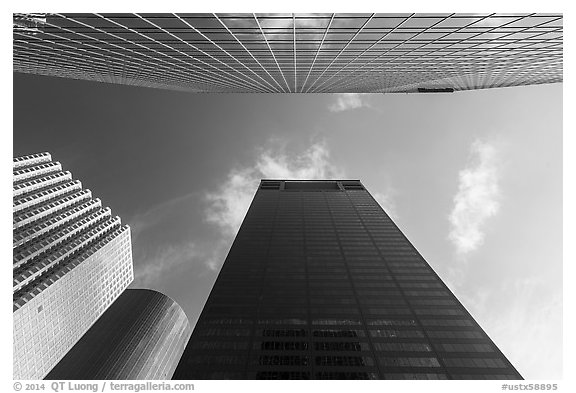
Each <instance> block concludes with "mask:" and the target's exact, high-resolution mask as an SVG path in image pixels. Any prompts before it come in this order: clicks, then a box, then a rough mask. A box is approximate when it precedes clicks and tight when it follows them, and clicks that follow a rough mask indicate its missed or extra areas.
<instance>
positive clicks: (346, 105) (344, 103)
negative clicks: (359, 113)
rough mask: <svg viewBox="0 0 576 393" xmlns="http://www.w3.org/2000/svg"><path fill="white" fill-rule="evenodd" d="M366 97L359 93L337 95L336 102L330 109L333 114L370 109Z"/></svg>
mask: <svg viewBox="0 0 576 393" xmlns="http://www.w3.org/2000/svg"><path fill="white" fill-rule="evenodd" d="M369 106H370V105H369V104H368V101H367V100H366V98H365V95H363V94H358V93H341V94H336V102H335V103H333V104H332V105H330V106H329V107H328V109H330V110H331V111H332V112H342V111H346V110H350V109H357V108H362V107H369Z"/></svg>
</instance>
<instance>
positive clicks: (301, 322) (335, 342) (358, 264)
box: [174, 180, 522, 379]
mask: <svg viewBox="0 0 576 393" xmlns="http://www.w3.org/2000/svg"><path fill="white" fill-rule="evenodd" d="M174 379H522V377H521V376H520V374H519V373H518V372H517V371H516V369H515V368H514V367H513V366H512V364H510V362H509V361H508V360H507V359H506V357H505V356H504V355H503V354H502V352H501V351H500V350H499V349H498V348H497V347H496V345H495V344H494V343H493V342H492V340H491V339H490V338H489V337H488V336H487V335H486V333H485V332H484V331H483V329H482V328H481V327H480V326H479V325H478V324H477V323H476V321H475V320H474V319H473V318H472V316H471V315H470V314H469V313H468V312H467V310H466V309H465V308H464V307H463V305H462V304H461V303H460V302H459V301H458V299H457V298H456V297H455V296H454V295H453V294H452V292H451V291H450V290H449V289H448V287H447V286H446V285H445V284H444V283H443V282H442V280H441V279H440V278H439V277H438V275H436V273H435V272H434V271H433V270H432V268H431V267H430V266H429V265H428V263H427V262H426V261H425V260H424V258H423V257H422V256H421V255H420V254H419V252H418V251H417V250H416V249H415V248H414V247H413V246H412V244H411V243H410V242H409V241H408V240H407V239H406V237H405V236H404V235H403V233H402V232H401V231H400V230H399V229H398V227H397V226H396V225H395V224H394V222H393V221H392V220H391V219H390V218H389V217H388V215H387V214H386V213H385V212H384V211H383V210H382V208H381V207H380V206H379V205H378V203H377V202H376V201H375V200H374V198H373V197H372V196H371V195H370V194H369V192H368V191H367V190H366V189H365V188H364V186H363V185H362V184H361V182H360V181H357V180H342V181H284V180H263V181H262V182H261V183H260V186H259V189H258V191H257V192H256V195H255V196H254V199H253V201H252V204H251V206H250V208H249V210H248V213H247V214H246V217H245V219H244V222H243V223H242V226H241V227H240V230H239V232H238V234H237V236H236V239H235V240H234V243H233V245H232V247H231V249H230V252H229V254H228V256H227V258H226V261H225V262H224V265H223V267H222V270H221V271H220V273H219V275H218V278H217V280H216V283H215V284H214V287H213V289H212V291H211V293H210V296H209V297H208V300H207V302H206V304H205V306H204V309H203V311H202V314H201V315H200V318H199V320H198V323H197V325H196V327H195V328H194V331H193V333H192V336H191V338H190V341H189V343H188V345H187V347H186V350H185V351H184V354H183V356H182V359H181V361H180V364H179V365H178V368H177V369H176V372H175V374H174Z"/></svg>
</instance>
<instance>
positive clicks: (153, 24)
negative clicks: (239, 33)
mask: <svg viewBox="0 0 576 393" xmlns="http://www.w3.org/2000/svg"><path fill="white" fill-rule="evenodd" d="M134 15H136V16H137V17H139V18H140V19H142V20H144V21H146V22H147V23H150V24H151V25H152V26H154V27H156V28H158V29H160V30H162V31H163V32H164V33H166V34H169V35H170V36H172V37H174V38H176V39H178V40H179V41H181V42H183V43H184V44H186V45H188V46H189V47H191V48H192V49H195V50H197V51H198V52H201V53H202V54H204V55H206V56H208V57H210V58H211V59H214V60H216V61H217V62H219V63H220V64H222V65H224V66H226V67H228V68H230V69H232V70H233V71H235V72H237V73H239V74H240V72H239V71H238V70H236V69H234V68H232V67H230V66H229V65H228V64H226V63H224V62H222V61H220V60H218V59H216V58H214V57H213V56H212V55H210V54H209V53H206V52H204V51H203V50H202V49H199V48H197V47H195V46H194V45H192V44H190V43H189V42H187V41H184V40H183V39H182V38H180V37H178V36H176V35H174V34H172V33H171V32H169V31H167V30H166V29H164V28H163V27H161V26H158V25H157V24H155V23H154V22H151V21H149V20H148V19H146V18H144V17H142V16H140V15H139V14H134ZM172 50H175V51H177V52H179V53H182V54H184V55H186V56H187V57H190V58H192V59H194V60H196V61H199V62H201V63H202V64H205V65H207V66H209V67H212V68H214V69H216V70H218V68H217V67H216V66H214V65H212V64H209V63H206V62H204V61H203V60H200V59H196V58H194V57H193V56H191V55H188V54H186V53H185V52H182V51H179V50H177V49H175V48H172ZM227 74H228V75H230V76H231V77H234V78H238V77H237V76H235V75H233V74H229V73H227ZM240 75H243V74H240ZM238 79H240V80H241V81H242V82H243V83H246V82H247V81H246V80H245V79H242V78H238ZM250 80H251V81H252V82H256V81H255V80H254V79H252V78H250ZM248 83H249V82H248ZM256 83H258V82H256ZM250 88H253V86H250V85H249V89H250ZM260 90H261V89H260Z"/></svg>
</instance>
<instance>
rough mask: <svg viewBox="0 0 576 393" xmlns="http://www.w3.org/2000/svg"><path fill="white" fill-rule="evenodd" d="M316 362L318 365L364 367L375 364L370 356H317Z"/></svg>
mask: <svg viewBox="0 0 576 393" xmlns="http://www.w3.org/2000/svg"><path fill="white" fill-rule="evenodd" d="M314 364H315V365H316V366H334V367H363V366H373V365H374V361H373V360H372V358H371V357H369V356H316V357H315V358H314Z"/></svg>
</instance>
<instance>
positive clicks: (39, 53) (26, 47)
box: [15, 38, 138, 70]
mask: <svg viewBox="0 0 576 393" xmlns="http://www.w3.org/2000/svg"><path fill="white" fill-rule="evenodd" d="M38 39H39V38H38ZM39 40H40V41H41V42H46V40H42V39H39ZM18 41H20V40H15V42H18ZM20 42H23V43H25V44H26V45H23V46H21V48H22V49H23V50H24V51H26V50H31V51H32V52H33V55H34V56H40V57H43V58H45V59H47V60H50V55H49V54H48V53H46V51H44V52H43V51H39V50H35V49H33V48H31V47H30V45H34V46H41V47H45V48H47V49H49V50H52V51H56V52H67V51H66V50H64V49H59V48H56V47H54V46H45V45H42V44H39V43H33V42H29V41H20ZM48 42H51V41H48ZM55 44H57V45H61V46H68V45H65V44H61V43H60V44H58V43H55ZM70 48H71V49H70V50H71V53H73V54H75V53H77V48H75V47H72V46H71V47H70ZM53 53H54V52H53ZM65 57H68V58H69V59H70V60H71V61H72V62H73V63H74V64H82V61H87V59H81V60H82V61H81V60H78V59H77V57H76V56H73V55H68V56H65ZM89 59H100V58H98V57H89ZM116 60H118V59H116ZM88 61H90V60H88ZM92 63H94V65H95V67H96V68H99V67H98V66H99V65H100V64H101V63H100V64H97V63H96V62H92ZM121 65H122V66H123V67H124V68H130V69H134V70H138V68H137V67H136V66H135V65H132V64H127V65H126V64H121ZM80 68H82V67H80Z"/></svg>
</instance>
